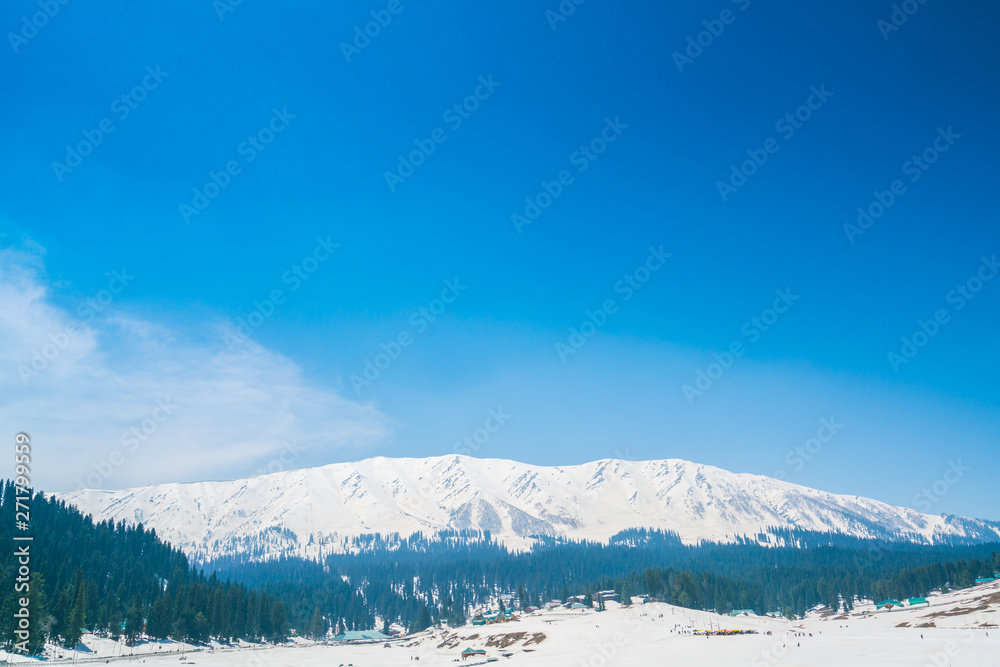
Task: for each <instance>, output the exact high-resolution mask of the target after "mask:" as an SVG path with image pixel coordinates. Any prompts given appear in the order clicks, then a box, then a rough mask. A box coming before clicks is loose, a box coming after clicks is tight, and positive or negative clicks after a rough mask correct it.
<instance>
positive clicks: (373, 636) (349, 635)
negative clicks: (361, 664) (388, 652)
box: [330, 630, 391, 642]
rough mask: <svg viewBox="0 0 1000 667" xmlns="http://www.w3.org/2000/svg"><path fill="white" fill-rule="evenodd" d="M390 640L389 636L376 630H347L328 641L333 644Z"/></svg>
mask: <svg viewBox="0 0 1000 667" xmlns="http://www.w3.org/2000/svg"><path fill="white" fill-rule="evenodd" d="M385 639H391V637H390V636H389V635H384V634H382V633H381V632H379V631H378V630H348V631H346V632H342V633H340V634H339V635H337V636H336V637H334V638H333V639H331V640H330V641H334V642H372V641H382V640H385Z"/></svg>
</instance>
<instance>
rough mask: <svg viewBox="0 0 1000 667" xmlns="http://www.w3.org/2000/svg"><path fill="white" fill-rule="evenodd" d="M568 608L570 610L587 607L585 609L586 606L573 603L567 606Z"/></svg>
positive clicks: (580, 603)
mask: <svg viewBox="0 0 1000 667" xmlns="http://www.w3.org/2000/svg"><path fill="white" fill-rule="evenodd" d="M569 608H570V609H587V608H588V607H587V605H585V604H583V603H582V602H574V603H573V604H571V605H570V606H569Z"/></svg>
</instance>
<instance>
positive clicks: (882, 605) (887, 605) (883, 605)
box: [875, 600, 903, 611]
mask: <svg viewBox="0 0 1000 667" xmlns="http://www.w3.org/2000/svg"><path fill="white" fill-rule="evenodd" d="M902 606H903V603H902V602H900V601H899V600H882V601H881V602H879V603H878V604H877V605H875V608H876V609H888V610H889V611H892V608H893V607H902Z"/></svg>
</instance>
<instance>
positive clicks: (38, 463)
mask: <svg viewBox="0 0 1000 667" xmlns="http://www.w3.org/2000/svg"><path fill="white" fill-rule="evenodd" d="M42 254H43V252H41V251H40V250H39V249H38V248H37V247H36V248H33V249H32V250H31V251H27V250H23V249H20V250H12V249H5V250H2V251H0V422H2V423H3V424H4V425H5V429H4V430H5V431H6V432H8V433H9V434H10V436H11V438H13V434H14V433H16V432H18V431H26V432H27V433H29V434H30V435H31V437H32V441H33V459H34V466H33V474H34V482H35V484H36V486H38V487H39V488H44V489H45V490H50V491H57V490H71V489H75V488H77V487H78V486H79V485H80V482H81V481H82V482H83V483H84V484H85V485H86V486H99V487H103V488H122V487H127V486H134V485H139V484H149V483H154V482H169V481H194V480H203V479H219V478H232V477H238V476H241V475H244V474H248V473H251V472H253V471H254V470H255V469H256V468H259V467H260V466H261V464H264V465H266V464H267V463H268V462H270V461H273V460H275V459H276V458H277V457H278V456H279V455H281V457H282V458H281V464H282V466H283V467H296V465H300V466H301V465H306V464H307V461H308V462H310V463H315V462H317V461H321V460H323V458H324V453H326V452H328V451H330V450H331V449H336V448H338V447H343V446H348V445H349V446H352V447H356V446H363V445H367V444H371V443H374V442H377V441H379V440H381V439H383V438H385V437H386V435H387V426H386V419H385V418H384V417H383V415H382V414H380V413H379V412H378V411H377V410H376V409H375V408H373V407H371V406H370V405H366V404H362V403H357V402H354V401H351V400H348V399H345V398H343V397H341V396H340V395H338V394H337V393H335V392H334V391H332V390H330V389H328V388H326V387H322V386H317V385H315V384H313V383H310V382H309V381H307V379H306V378H304V376H303V373H302V370H301V368H300V367H299V366H298V365H297V364H296V363H295V362H293V361H292V360H290V359H289V358H287V357H285V356H283V355H281V354H279V353H277V352H275V351H272V350H268V349H266V348H264V347H262V346H261V345H259V344H257V343H256V342H254V341H253V340H252V339H248V340H245V341H243V342H242V343H241V344H240V345H238V346H236V347H235V348H234V349H229V348H227V346H226V345H225V343H224V337H223V334H224V331H225V329H224V327H225V325H223V324H221V323H219V322H216V323H208V324H206V325H205V326H204V328H202V329H200V330H192V329H190V328H189V327H187V328H182V327H178V326H176V325H173V324H172V323H171V322H169V321H159V322H154V321H149V319H148V318H144V317H138V316H136V315H134V314H129V313H128V312H127V308H126V307H125V306H123V305H122V303H121V302H122V301H123V296H122V295H125V292H126V290H127V289H128V288H127V287H125V288H124V290H122V289H120V288H121V285H120V284H114V285H112V284H110V283H109V289H108V290H102V292H104V293H103V294H102V293H98V294H96V295H93V296H92V297H91V298H90V303H89V305H88V300H87V299H84V300H82V301H81V302H80V304H79V306H78V307H77V306H74V308H73V310H69V309H67V308H65V307H62V306H60V305H57V303H56V299H55V298H54V295H53V293H52V290H51V289H50V288H49V283H48V281H47V280H46V278H45V276H44V262H43V261H42ZM112 288H116V289H119V291H120V292H121V295H116V294H113V293H112V292H113V289H112ZM109 299H110V301H109ZM102 302H106V303H102ZM293 442H294V443H295V446H294V447H293V448H292V449H291V451H292V452H297V453H298V454H297V455H295V456H289V455H288V451H289V448H288V444H287V443H293ZM115 452H117V454H115ZM283 452H284V454H282V453H283ZM326 458H329V457H326ZM289 459H293V460H289ZM8 465H9V464H8ZM7 475H8V476H9V472H8V473H7ZM88 476H89V477H88Z"/></svg>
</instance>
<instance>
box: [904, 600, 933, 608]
mask: <svg viewBox="0 0 1000 667" xmlns="http://www.w3.org/2000/svg"><path fill="white" fill-rule="evenodd" d="M906 601H907V602H908V603H909V605H910V606H911V607H912V606H914V605H918V604H930V603H929V602H928V601H927V598H907V600H906Z"/></svg>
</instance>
